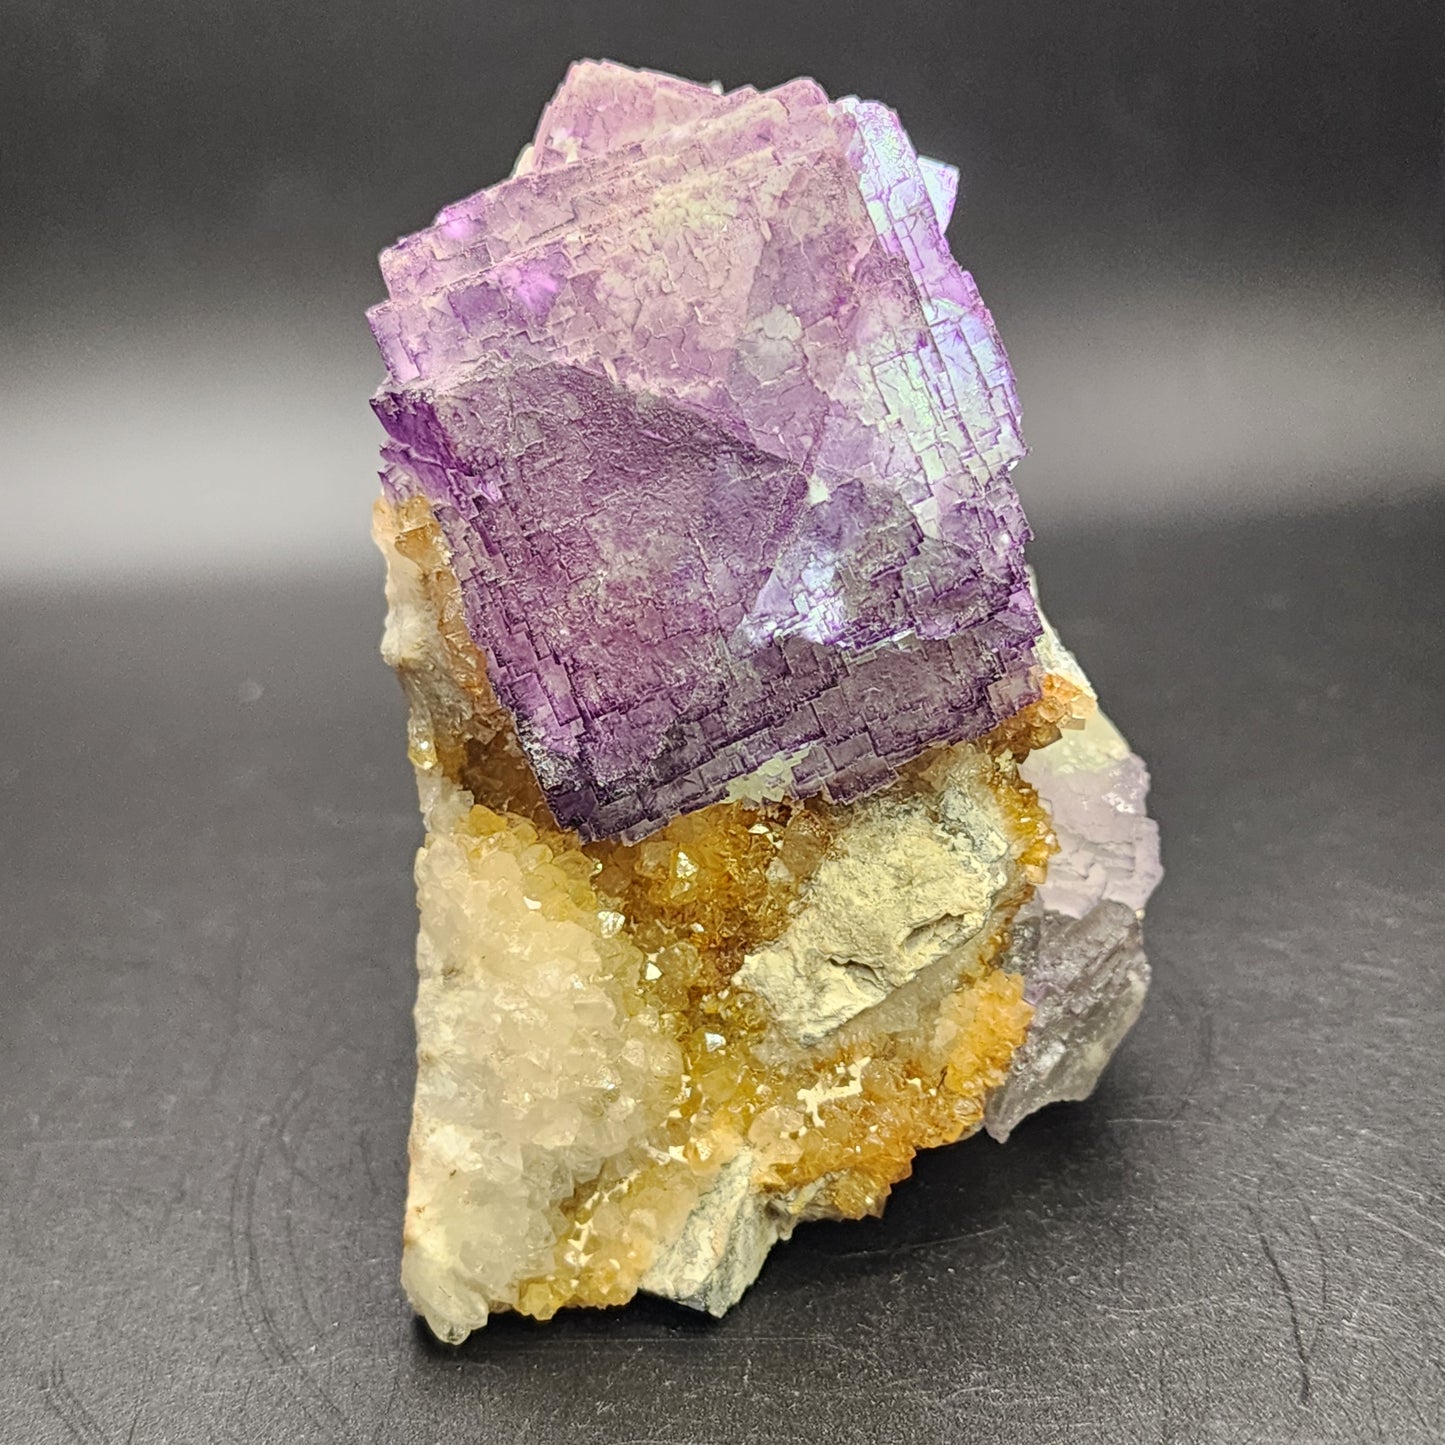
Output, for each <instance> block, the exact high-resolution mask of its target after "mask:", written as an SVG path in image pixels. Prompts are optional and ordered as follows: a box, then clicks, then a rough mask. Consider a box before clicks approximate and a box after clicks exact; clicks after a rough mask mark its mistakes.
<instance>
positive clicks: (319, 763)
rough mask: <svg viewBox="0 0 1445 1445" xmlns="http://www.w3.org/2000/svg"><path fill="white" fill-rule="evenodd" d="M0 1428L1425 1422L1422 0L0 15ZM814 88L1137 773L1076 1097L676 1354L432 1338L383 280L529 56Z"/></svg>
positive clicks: (1429, 1053)
mask: <svg viewBox="0 0 1445 1445" xmlns="http://www.w3.org/2000/svg"><path fill="white" fill-rule="evenodd" d="M0 20H3V32H0V33H3V35H4V42H3V44H0V146H3V156H0V187H3V193H0V228H3V245H4V251H3V254H4V259H5V261H6V263H7V264H6V266H5V267H4V269H3V275H0V305H3V311H0V315H3V317H4V322H3V325H4V328H5V333H4V340H5V345H4V347H3V349H0V425H3V428H4V431H3V434H4V436H5V439H6V447H5V452H4V465H3V467H0V502H3V505H4V509H5V511H4V515H5V519H6V520H5V525H3V526H0V667H3V672H0V983H3V985H4V991H3V993H0V1299H3V1302H4V1303H5V1305H6V1306H7V1308H5V1309H4V1310H3V1311H0V1439H4V1440H5V1441H6V1445H8V1442H9V1441H10V1440H15V1441H16V1442H23V1445H30V1442H34V1441H39V1442H48V1441H67V1440H77V1441H83V1442H107V1445H109V1442H116V1445H119V1442H123V1441H133V1442H145V1441H163V1442H170V1441H204V1442H212V1441H216V1442H222V1441H238V1442H263V1441H264V1442H270V1441H286V1442H290V1441H311V1440H319V1441H325V1440H337V1441H379V1442H390V1441H398V1442H408V1445H409V1442H418V1445H422V1442H431V1441H434V1440H453V1439H455V1440H475V1441H485V1442H491V1441H514V1440H518V1441H520V1440H526V1441H533V1442H536V1441H554V1440H558V1441H560V1440H568V1441H578V1440H583V1441H590V1440H598V1441H613V1442H623V1441H638V1442H640V1441H649V1442H669V1445H671V1442H713V1441H730V1440H762V1439H776V1440H780V1441H789V1440H809V1439H824V1438H826V1439H833V1440H839V1441H860V1442H862V1441H891V1440H900V1441H902V1440H909V1441H913V1440H917V1441H939V1442H944V1441H948V1442H953V1441H959V1440H972V1439H980V1440H995V1441H1019V1442H1023V1441H1050V1440H1068V1441H1075V1440H1080V1441H1089V1440H1100V1441H1113V1440H1156V1439H1157V1440H1164V1441H1207V1442H1214V1441H1250V1442H1253V1441H1300V1442H1312V1441H1328V1442H1334V1441H1341V1442H1344V1441H1359V1440H1364V1441H1376V1440H1378V1441H1387V1442H1399V1441H1404V1442H1415V1441H1420V1442H1426V1441H1438V1440H1439V1439H1441V1438H1442V1437H1445V1360H1442V1345H1441V1340H1442V1335H1445V1313H1442V1311H1445V1306H1442V1297H1445V1162H1442V1154H1445V1151H1442V1148H1441V1145H1440V1142H1439V1140H1440V1135H1441V1131H1442V1126H1445V1084H1442V1081H1441V1076H1440V1072H1439V1067H1440V1060H1441V1039H1442V1033H1445V986H1442V982H1441V973H1440V966H1441V938H1442V926H1445V895H1442V889H1441V875H1442V867H1441V861H1440V860H1441V857H1442V854H1445V822H1442V810H1441V803H1442V800H1445V786H1442V784H1445V777H1442V772H1445V769H1442V766H1441V763H1440V761H1439V753H1438V748H1439V745H1440V741H1441V731H1442V728H1441V722H1440V718H1441V713H1442V705H1445V668H1442V648H1441V640H1440V637H1441V624H1442V608H1445V489H1442V481H1445V468H1442V466H1441V458H1442V455H1445V451H1442V446H1445V336H1442V331H1445V328H1442V318H1441V307H1440V301H1441V277H1440V265H1441V245H1440V239H1441V238H1440V209H1439V201H1440V187H1441V183H1442V175H1441V171H1440V168H1439V167H1440V161H1441V147H1440V141H1441V130H1440V119H1441V94H1442V87H1441V77H1442V74H1445V61H1442V52H1441V32H1442V26H1445V12H1442V10H1441V8H1440V7H1438V6H1435V5H1433V4H1423V3H1422V4H1408V3H1407V4H1389V5H1365V4H1359V5H1347V4H1328V3H1315V4H1304V3H1287V4H1274V5H1258V4H1255V5H1246V4H1243V3H1238V0H1231V3H1223V4H1218V5H1213V6H1197V5H1195V6H1186V5H1182V4H1174V3H1166V0H1129V3H1121V4H1115V5H1109V6H1102V5H1093V6H1082V5H1064V4H1054V3H1051V4H1044V3H1041V0H1012V3H1009V4H1003V3H998V4H979V5H968V4H932V5H925V4H921V3H902V4H895V5H892V6H890V7H888V9H887V10H886V12H885V10H884V9H883V7H877V8H870V9H864V8H862V7H859V6H842V5H809V6H796V5H788V4H781V3H776V4H769V5H752V4H748V5H742V4H739V5H731V6H728V5H714V6H706V7H705V6H702V5H697V4H691V3H672V4H667V5H663V4H661V3H646V4H643V3H638V4H632V5H626V4H622V3H597V4H591V5H582V4H575V5H546V6H544V5H537V6H527V7H523V6H520V5H517V6H508V7H500V6H496V5H474V6H464V5H460V4H458V3H456V0H445V3H443V0H425V3H420V4H403V3H394V4H381V3H377V0H352V3H349V4H343V3H341V0H331V3H320V4H311V5H308V6H304V7H303V6H296V7H284V6H280V5H262V4H259V3H256V0H250V3H231V4H225V5H222V4H207V3H200V0H186V3H181V0H175V3H171V4H162V3H158V0H144V3H142V0H135V3H131V4H129V5H126V6H121V5H106V6H101V5H96V4H89V5H87V4H83V3H82V4H77V3H70V4H64V5H61V4H46V3H32V4H29V5H26V6H24V7H7V8H6V9H5V10H4V12H3V13H0ZM583 54H594V55H595V54H605V55H611V56H614V57H616V58H619V59H623V60H627V61H632V62H635V63H645V64H651V65H655V66H659V67H662V68H667V69H672V70H675V71H679V72H682V73H685V74H690V75H692V76H695V77H697V78H702V79H711V78H713V77H717V78H719V79H721V80H722V81H723V82H724V83H726V84H729V85H731V84H737V83H741V82H744V81H752V82H756V83H759V84H767V83H770V82H776V81H779V80H782V79H785V78H787V77H789V76H791V75H793V74H796V73H800V72H809V73H812V74H814V75H816V76H817V77H818V78H819V79H820V80H821V81H823V82H824V83H825V84H826V85H827V86H828V87H829V88H830V89H831V90H833V91H834V92H848V91H854V92H858V93H861V94H864V95H871V96H877V97H881V98H883V99H885V100H887V101H889V102H890V103H892V104H894V105H895V106H896V107H897V108H898V109H899V110H900V111H901V112H902V114H903V116H904V119H905V122H906V123H907V124H908V125H909V127H910V129H911V131H912V133H913V136H914V138H915V140H916V141H917V143H918V144H919V146H920V147H921V148H922V149H924V150H925V151H928V152H931V153H933V154H935V155H939V156H942V157H944V158H946V159H951V160H954V161H957V162H958V163H959V164H960V165H961V166H962V168H963V172H964V187H965V196H964V199H963V201H962V203H961V205H960V210H959V213H958V216H957V217H956V219H955V223H954V226H953V228H952V233H951V234H952V238H953V240H954V244H955V249H956V250H957V252H958V253H959V255H960V257H961V258H962V259H963V261H964V263H965V264H966V265H968V266H970V267H971V268H972V269H973V270H974V271H975V274H976V275H977V276H978V279H979V281H980V284H981V286H982V287H983V290H984V293H985V295H986V297H987V298H988V299H989V300H990V302H991V304H992V305H993V307H994V309H995V312H996V314H997V317H998V320H999V323H1000V326H1001V328H1002V330H1003V333H1004V336H1005V340H1006V341H1007V343H1008V345H1009V348H1010V351H1011V354H1012V356H1013V359H1014V362H1015V365H1016V368H1017V370H1018V372H1019V377H1020V385H1021V389H1022V393H1023V397H1024V404H1025V425H1026V429H1027V431H1028V434H1029V437H1030V440H1031V441H1032V443H1033V446H1034V448H1035V453H1034V455H1033V456H1032V457H1030V458H1029V459H1028V460H1027V461H1026V462H1025V463H1024V464H1023V465H1022V466H1021V467H1020V469H1019V472H1018V481H1019V485H1020V490H1021V491H1022V493H1023V495H1024V499H1025V502H1026V505H1027V506H1028V508H1029V510H1030V514H1031V515H1032V516H1033V518H1034V520H1035V523H1036V527H1037V530H1038V531H1039V533H1040V538H1039V541H1038V542H1037V543H1036V545H1035V547H1034V549H1033V555H1034V560H1035V561H1036V563H1037V565H1038V567H1039V569H1040V572H1041V575H1042V578H1043V583H1044V588H1045V598H1046V601H1047V602H1048V604H1049V606H1050V610H1051V611H1052V612H1053V613H1054V614H1055V618H1056V620H1057V621H1058V622H1059V624H1060V626H1061V627H1062V629H1063V630H1064V632H1065V635H1066V637H1067V638H1068V639H1069V640H1070V642H1071V643H1072V644H1073V645H1074V646H1075V648H1076V649H1077V651H1078V652H1079V654H1080V656H1081V658H1082V660H1083V662H1084V663H1085V665H1086V667H1088V668H1089V670H1090V671H1091V673H1092V674H1093V675H1094V677H1095V680H1096V682H1097V683H1098V685H1099V687H1100V689H1101V691H1102V693H1103V695H1104V698H1105V700H1106V703H1107V705H1108V706H1109V708H1110V711H1111V712H1112V713H1113V714H1114V715H1115V717H1116V718H1117V719H1118V721H1119V722H1120V723H1121V724H1123V726H1124V727H1125V728H1126V730H1127V731H1128V732H1129V733H1130V735H1131V737H1132V738H1133V740H1134V742H1135V743H1136V745H1137V746H1138V747H1139V749H1140V750H1141V751H1142V752H1143V753H1144V754H1145V756H1146V757H1148V758H1149V760H1150V762H1151V764H1152V765H1153V767H1154V771H1155V778H1156V788H1155V794H1154V804H1155V809H1156V811H1157V814H1158V816H1159V818H1160V820H1161V824H1162V827H1163V830H1164V840H1165V853H1166V863H1167V865H1168V867H1169V870H1170V871H1169V876H1168V878H1167V880H1166V882H1165V884H1164V887H1163V889H1162V890H1161V892H1160V894H1159V895H1158V897H1157V900H1156V903H1155V905H1154V906H1153V907H1152V908H1151V911H1150V920H1149V929H1148V937H1149V942H1150V951H1151V954H1152V955H1153V957H1154V959H1155V962H1156V969H1157V972H1156V983H1155V988H1154V991H1153V992H1152V994H1151V997H1150V1002H1149V1005H1148V1008H1147V1010H1146V1012H1145V1014H1144V1017H1143V1018H1142V1020H1141V1022H1140V1024H1139V1026H1138V1027H1137V1029H1136V1030H1135V1032H1134V1034H1133V1035H1132V1036H1131V1038H1130V1039H1129V1041H1128V1042H1127V1043H1126V1045H1125V1047H1124V1049H1123V1051H1122V1053H1121V1055H1120V1057H1119V1059H1118V1060H1117V1062H1116V1063H1115V1065H1114V1066H1113V1067H1112V1069H1111V1070H1110V1072H1109V1074H1108V1075H1107V1077H1106V1080H1105V1082H1104V1084H1103V1086H1102V1087H1101V1089H1100V1091H1099V1092H1098V1094H1097V1095H1096V1097H1095V1098H1094V1099H1093V1100H1091V1101H1090V1102H1089V1103H1087V1104H1084V1105H1080V1106H1071V1107H1060V1108H1056V1109H1054V1110H1051V1111H1048V1112H1047V1113H1046V1114H1045V1115H1043V1116H1041V1117H1040V1118H1038V1119H1036V1120H1034V1121H1031V1122H1030V1123H1029V1124H1027V1125H1026V1126H1025V1127H1024V1128H1023V1129H1021V1130H1020V1132H1019V1133H1018V1135H1017V1136H1016V1137H1015V1138H1014V1139H1013V1140H1012V1141H1011V1142H1010V1143H1009V1144H1008V1145H1007V1146H1006V1147H1004V1148H999V1147H997V1146H994V1145H992V1144H991V1143H989V1142H987V1141H974V1142H971V1143H968V1144H965V1145H962V1146H960V1147H958V1148H956V1149H953V1150H949V1151H944V1152H943V1153H941V1154H937V1155H933V1156H930V1157H927V1158H925V1159H922V1160H920V1162H919V1166H918V1168H917V1171H916V1177H915V1178H914V1179H913V1180H912V1181H910V1182H908V1183H906V1184H904V1185H902V1186H900V1188H899V1189H898V1190H897V1192H896V1194H895V1197H894V1200H893V1202H892V1204H891V1205H890V1208H889V1212H888V1215H887V1217H886V1218H885V1219H884V1220H883V1221H881V1222H868V1223H864V1224H859V1225H853V1226H814V1227H810V1228H808V1229H805V1230H803V1231H800V1233H799V1235H798V1237H797V1238H796V1239H795V1240H794V1241H793V1243H792V1244H791V1245H789V1246H787V1247H785V1248H783V1249H781V1250H780V1251H779V1252H778V1254H777V1255H776V1256H775V1258H774V1259H773V1260H772V1261H771V1262H770V1263H769V1265H768V1267H767V1269H766V1270H765V1272H764V1275H763V1277H762V1279H761V1280H760V1282H759V1284H758V1286H757V1288H756V1289H755V1290H754V1291H753V1292H752V1293H751V1294H750V1295H749V1296H748V1297H747V1299H746V1300H745V1301H744V1302H743V1304H742V1305H741V1306H740V1307H739V1308H738V1310H737V1311H735V1312H734V1313H733V1314H732V1315H730V1316H729V1317H728V1318H727V1319H726V1320H724V1321H723V1322H722V1323H721V1324H714V1323H710V1322H708V1321H704V1320H698V1319H695V1318H694V1317H692V1316H689V1315H687V1314H685V1313H683V1312H680V1311H677V1310H675V1309H672V1308H670V1307H664V1306H662V1305H660V1304H647V1303H642V1304H639V1305H637V1306H635V1307H633V1308H630V1309H628V1310H626V1311H623V1312H618V1313H612V1314H606V1315H592V1314H581V1315H573V1316H570V1317H568V1318H565V1319H561V1320H558V1321H556V1322H554V1323H553V1324H552V1325H550V1326H547V1327H536V1326H531V1325H528V1324H525V1323H520V1322H516V1321H505V1320H504V1321H499V1322H497V1323H496V1324H495V1325H494V1326H493V1327H491V1328H489V1329H488V1330H487V1331H486V1332H484V1333H483V1334H482V1335H481V1336H479V1337H477V1338H476V1339H474V1340H473V1341H472V1342H470V1343H469V1344H468V1345H467V1346H465V1347H464V1348H463V1349H462V1350H460V1351H456V1352H449V1351H443V1350H440V1349H437V1348H436V1347H434V1346H431V1345H429V1344H427V1343H426V1342H425V1340H423V1339H422V1338H421V1337H420V1336H418V1335H417V1334H416V1332H415V1331H414V1329H413V1327H412V1324H411V1321H410V1318H409V1316H408V1313H407V1311H406V1310H405V1307H404V1305H403V1303H402V1301H401V1300H400V1297H399V1294H398V1291H397V1287H396V1283H395V1277H396V1270H397V1262H398V1253H399V1242H398V1238H397V1227H398V1221H399V1216H400V1210H401V1204H402V1193H403V1188H404V1162H403V1151H404V1141H405V1130H406V1122H407V1110H408V1105H409V1092H410V1084H411V1077H410V1051H411V1037H410V1020H409V1018H408V1008H409V1004H410V997H411V989H412V979H411V964H410V958H409V951H410V944H411V936H412V931H413V926H414V915H413V911H412V905H411V899H410V882H409V878H408V876H407V874H408V864H409V858H410V854H411V851H412V849H413V848H414V846H415V844H416V842H417V839H418V828H417V823H416V820H415V809H414V801H413V797H412V793H411V783H410V778H409V776H408V771H407V768H406V765H405V762H404V758H403V754H402V709H401V704H400V699H399V696H398V694H397V691H396V689H395V686H394V683H393V682H392V680H391V679H390V678H389V677H388V676H387V675H386V673H385V671H384V669H383V668H382V666H381V664H380V662H379V661H378V660H377V658H376V655H375V644H376V638H377V634H378V631H379V627H380V620H381V604H380V596H379V592H380V580H379V564H377V563H376V561H375V560H374V559H373V558H372V557H371V555H370V553H369V551H368V548H367V543H366V540H365V528H366V514H367V502H368V498H369V496H370V494H371V491H372V488H373V485H374V482H373V478H372V457H373V454H374V448H375V445H376V442H377V428H376V427H375V425H374V423H373V422H372V421H371V419H370V417H369V415H368V413H367V410H366V407H365V396H366V394H367V392H368V391H369V389H370V387H371V385H372V384H373V382H374V380H375V379H376V376H377V373H378V369H379V368H378V366H377V363H376V361H375V358H374V353H373V352H372V350H371V348H370V342H369V339H368V338H367V335H366V332H365V329H364V327H363V325H362V324H361V322H360V319H359V313H360V310H361V308H362V307H364V306H365V305H366V304H367V303H368V302H369V301H371V300H373V299H375V298H376V296H377V291H378V286H377V282H376V278H375V269H374V252H375V250H376V249H377V247H378V246H379V245H381V244H384V243H385V242H387V241H389V240H390V239H391V238H392V237H393V236H394V235H395V234H396V233H398V232H399V231H402V230H405V229H408V228H410V227H412V226H415V225H417V224H420V223H421V222H423V221H425V220H426V219H427V218H428V216H429V215H430V213H431V212H432V211H433V210H434V209H435V208H436V207H437V206H438V205H440V204H441V203H443V202H444V201H446V200H449V199H452V198H453V197H455V196H456V195H459V194H461V193H463V192H465V191H467V190H470V189H474V188H476V187H477V186H480V185H482V184H485V183H487V182H489V181H491V180H494V179H496V178H497V177H498V176H499V175H500V174H502V173H503V172H504V171H505V170H506V168H507V167H508V166H509V165H510V162H511V159H512V157H513V155H514V154H515V152H516V150H517V149H518V148H519V147H520V146H521V144H522V143H523V142H524V141H525V140H526V138H527V135H528V132H529V130H530V127H531V124H532V122H533V120H534V119H535V116H536V113H537V111H538V110H539V109H540V106H541V105H542V103H543V102H544V100H545V99H546V97H547V95H549V94H550V92H551V90H552V88H553V87H554V86H555V84H556V82H557V80H558V79H559V78H560V75H561V73H562V71H563V69H564V67H565V65H566V63H567V61H568V60H570V59H571V58H573V57H574V56H576V55H583Z"/></svg>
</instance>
